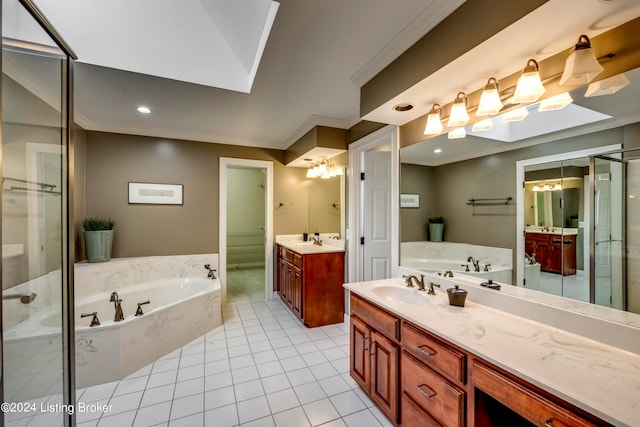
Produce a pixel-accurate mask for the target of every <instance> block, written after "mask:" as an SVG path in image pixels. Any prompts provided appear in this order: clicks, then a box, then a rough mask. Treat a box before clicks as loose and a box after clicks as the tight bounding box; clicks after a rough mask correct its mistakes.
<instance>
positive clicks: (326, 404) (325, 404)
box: [302, 399, 340, 426]
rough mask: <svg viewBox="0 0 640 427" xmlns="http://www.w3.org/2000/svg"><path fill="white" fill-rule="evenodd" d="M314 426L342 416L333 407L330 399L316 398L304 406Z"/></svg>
mask: <svg viewBox="0 0 640 427" xmlns="http://www.w3.org/2000/svg"><path fill="white" fill-rule="evenodd" d="M302 409H303V410H304V412H305V414H307V418H308V419H309V422H310V423H311V425H312V426H319V425H322V424H324V423H328V422H329V421H332V420H335V419H337V418H340V414H338V411H336V408H334V407H333V404H332V403H331V401H330V400H329V399H322V400H316V401H315V402H312V403H307V404H306V405H304V406H303V407H302Z"/></svg>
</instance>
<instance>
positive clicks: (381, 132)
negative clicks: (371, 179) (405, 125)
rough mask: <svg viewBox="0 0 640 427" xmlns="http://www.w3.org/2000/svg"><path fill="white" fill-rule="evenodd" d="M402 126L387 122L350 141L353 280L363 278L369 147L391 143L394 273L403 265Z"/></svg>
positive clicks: (349, 245)
mask: <svg viewBox="0 0 640 427" xmlns="http://www.w3.org/2000/svg"><path fill="white" fill-rule="evenodd" d="M399 132H400V129H399V127H398V126H394V125H387V126H385V127H383V128H381V129H378V130H377V131H375V132H373V133H371V134H369V135H367V136H365V137H363V138H361V139H359V140H358V141H356V142H353V143H351V144H349V173H348V178H349V228H348V229H347V230H346V233H345V234H346V236H345V237H346V239H347V249H348V251H347V263H348V271H347V277H348V281H349V282H359V281H362V278H363V265H362V257H363V251H362V246H361V245H360V236H362V235H363V234H362V233H363V231H364V230H363V227H364V221H363V217H364V213H365V209H364V206H363V191H362V181H361V180H360V174H361V173H363V172H364V155H363V153H364V152H365V151H370V150H376V149H378V148H380V147H382V146H384V145H387V144H390V145H391V200H392V203H391V222H392V224H393V225H392V226H391V275H392V276H397V275H398V267H399V265H400V259H399V252H400V241H399V236H400V223H399V218H400V206H399V205H400V150H399V140H400V135H399Z"/></svg>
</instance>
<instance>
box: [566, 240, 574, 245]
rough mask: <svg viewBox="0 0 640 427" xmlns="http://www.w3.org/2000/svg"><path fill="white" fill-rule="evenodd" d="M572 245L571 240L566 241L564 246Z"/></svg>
mask: <svg viewBox="0 0 640 427" xmlns="http://www.w3.org/2000/svg"><path fill="white" fill-rule="evenodd" d="M571 243H573V242H572V241H571V240H565V241H564V244H565V245H570V244H571Z"/></svg>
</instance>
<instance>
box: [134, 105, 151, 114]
mask: <svg viewBox="0 0 640 427" xmlns="http://www.w3.org/2000/svg"><path fill="white" fill-rule="evenodd" d="M136 111H137V112H138V113H142V114H151V108H149V107H147V106H144V105H139V106H138V107H136Z"/></svg>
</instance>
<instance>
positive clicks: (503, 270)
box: [402, 258, 512, 284]
mask: <svg viewBox="0 0 640 427" xmlns="http://www.w3.org/2000/svg"><path fill="white" fill-rule="evenodd" d="M467 265H468V266H469V271H466V266H467ZM402 266H403V267H406V268H410V269H412V270H417V271H422V272H425V273H442V272H444V271H451V272H453V275H454V277H455V276H456V275H457V274H464V275H467V276H474V277H481V278H484V279H487V280H488V279H492V280H493V281H494V282H500V283H506V284H511V276H512V270H511V268H509V267H505V266H499V265H498V266H494V265H491V266H490V267H489V271H484V267H485V264H484V263H483V262H482V261H481V262H480V269H481V271H473V264H472V263H470V262H466V261H463V260H447V259H436V260H433V259H417V258H403V259H402Z"/></svg>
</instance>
